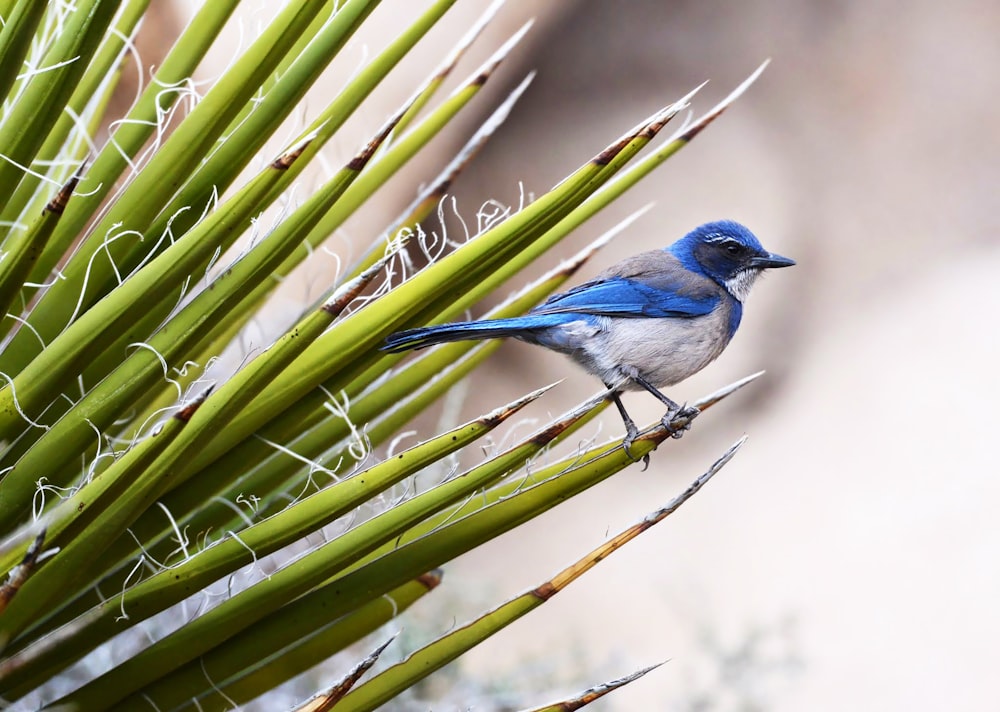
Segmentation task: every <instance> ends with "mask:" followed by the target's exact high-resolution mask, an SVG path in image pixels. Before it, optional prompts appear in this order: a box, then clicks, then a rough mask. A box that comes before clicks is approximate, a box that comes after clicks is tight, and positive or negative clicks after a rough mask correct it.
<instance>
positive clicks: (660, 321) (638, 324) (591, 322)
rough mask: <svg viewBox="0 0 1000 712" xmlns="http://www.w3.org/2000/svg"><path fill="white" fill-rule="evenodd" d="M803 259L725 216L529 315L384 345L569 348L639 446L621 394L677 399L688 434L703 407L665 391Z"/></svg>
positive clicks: (716, 350)
mask: <svg viewBox="0 0 1000 712" xmlns="http://www.w3.org/2000/svg"><path fill="white" fill-rule="evenodd" d="M794 264H795V261H794V260H792V259H789V258H788V257H783V256H781V255H778V254H775V253H773V252H768V251H767V250H766V249H764V247H763V246H762V245H761V243H760V242H759V241H758V239H757V238H756V237H755V236H754V234H753V233H752V232H750V230H749V229H747V228H746V227H744V226H743V225H741V224H740V223H738V222H735V221H732V220H717V221H714V222H709V223H705V224H704V225H700V226H699V227H696V228H695V229H694V230H691V231H690V232H689V233H687V234H686V235H685V236H684V237H682V238H680V239H679V240H677V241H676V242H674V243H673V244H672V245H670V246H668V247H665V248H663V249H658V250H651V251H649V252H643V253H640V254H637V255H634V256H632V257H627V258H626V259H624V260H622V261H621V262H619V263H618V264H616V265H614V266H612V267H609V268H608V269H606V270H605V271H604V272H602V273H600V274H599V275H597V277H595V278H594V279H592V280H590V281H588V282H585V283H583V284H580V285H578V286H576V287H573V288H571V289H569V290H567V291H565V292H561V293H558V294H554V295H552V296H551V297H549V298H548V299H547V300H546V301H544V302H543V303H541V304H539V305H538V306H536V307H534V308H533V309H531V310H530V311H529V312H527V313H526V314H524V315H523V316H516V317H510V318H506V319H484V320H479V321H460V322H452V323H447V324H441V325H438V326H424V327H420V328H416V329H408V330H405V331H399V332H396V333H394V334H391V335H390V336H388V337H387V338H386V340H385V344H384V345H383V346H382V350H383V351H387V352H390V353H397V352H401V351H407V350H410V349H422V348H425V347H428V346H432V345H434V344H440V343H445V342H449V341H465V340H477V339H495V338H503V337H513V338H515V339H519V340H521V341H525V342H527V343H530V344H536V345H538V346H543V347H545V348H548V349H551V350H553V351H557V352H559V353H561V354H565V355H566V356H569V357H570V358H571V359H572V360H573V361H575V362H576V363H577V364H579V365H580V366H582V367H583V368H584V369H585V370H586V371H587V372H589V373H591V374H593V375H595V376H597V377H598V378H600V379H601V381H602V382H603V383H604V385H605V387H606V388H607V389H608V392H609V394H610V398H611V399H612V400H613V401H614V403H615V405H616V407H617V408H618V412H619V413H620V415H621V417H622V422H623V423H624V425H625V432H626V435H625V438H624V441H623V444H624V446H625V451H626V452H629V447H630V446H631V445H632V444H633V443H634V442H635V439H636V437H637V436H638V434H639V430H638V428H637V426H636V424H635V421H634V420H633V419H632V418H631V417H630V416H629V414H628V411H626V410H625V406H624V405H623V404H622V401H621V397H620V396H621V394H622V393H623V392H624V391H632V390H645V391H648V392H649V393H651V394H652V395H654V396H655V397H656V398H658V399H659V400H660V401H661V402H662V403H663V404H664V405H665V406H666V407H667V411H666V413H665V414H664V416H663V418H662V419H661V422H662V424H663V426H664V427H665V428H666V429H667V432H668V433H669V434H670V435H671V436H672V437H675V438H676V437H680V436H681V435H682V434H683V432H684V431H686V430H687V429H688V428H689V427H690V425H691V421H692V419H693V418H694V417H695V416H696V415H698V410H697V409H696V408H692V407H687V406H681V405H678V404H677V403H676V402H674V401H673V400H671V399H670V398H668V397H667V396H666V394H664V393H663V392H662V391H661V390H660V389H661V388H667V387H669V386H673V385H676V384H677V383H680V382H681V381H683V380H684V379H686V378H688V377H690V376H692V375H693V374H695V373H697V372H698V371H700V370H701V369H703V368H704V367H705V366H707V365H708V364H710V363H711V362H712V361H714V360H715V359H716V358H718V356H719V355H720V354H721V353H722V352H723V350H724V349H725V348H726V346H728V345H729V342H730V341H731V340H732V338H733V336H734V335H735V334H736V330H737V329H738V328H739V326H740V320H741V318H742V316H743V303H744V302H745V301H746V299H747V297H748V295H749V293H750V289H751V287H752V286H753V284H754V282H755V281H756V280H757V278H758V277H759V276H760V275H761V273H762V272H764V270H767V269H776V268H781V267H791V266H792V265H794ZM643 459H644V460H645V461H646V462H647V464H648V460H646V458H643Z"/></svg>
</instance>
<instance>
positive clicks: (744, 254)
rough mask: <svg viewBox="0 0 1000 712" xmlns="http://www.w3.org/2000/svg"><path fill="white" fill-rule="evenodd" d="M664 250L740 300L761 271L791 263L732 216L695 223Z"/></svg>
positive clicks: (792, 263)
mask: <svg viewBox="0 0 1000 712" xmlns="http://www.w3.org/2000/svg"><path fill="white" fill-rule="evenodd" d="M667 250H668V251H669V252H670V253H671V254H673V256H674V257H676V258H677V259H678V260H679V261H680V263H681V264H682V265H684V267H686V268H687V269H689V270H691V271H693V272H699V273H701V274H703V275H705V276H706V277H709V278H711V279H713V280H715V281H716V282H717V283H718V284H720V285H722V286H723V287H725V288H726V291H728V292H729V293H730V294H731V295H733V297H734V298H735V299H738V300H739V301H741V302H742V301H744V300H745V299H746V298H747V295H748V294H749V293H750V287H752V286H753V283H754V281H755V280H756V279H757V276H758V275H760V273H761V272H763V271H764V270H766V269H771V268H777V267H791V266H792V265H794V264H795V261H794V260H790V259H788V258H787V257H782V256H781V255H776V254H774V253H773V252H768V251H767V250H765V249H764V248H763V247H762V246H761V244H760V242H758V240H757V238H756V237H754V235H753V233H752V232H750V231H749V230H747V229H746V228H745V227H743V226H742V225H740V224H739V223H737V222H733V221H732V220H719V221H717V222H710V223H705V224H704V225H701V226H700V227H696V228H695V229H694V230H692V231H691V232H689V233H688V234H687V235H685V236H684V237H682V238H681V239H680V240H678V241H677V242H675V243H674V244H673V245H671V246H670V247H668V248H667Z"/></svg>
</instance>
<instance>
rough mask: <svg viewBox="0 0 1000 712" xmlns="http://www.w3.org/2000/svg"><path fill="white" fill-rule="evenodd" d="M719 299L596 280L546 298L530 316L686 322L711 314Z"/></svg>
mask: <svg viewBox="0 0 1000 712" xmlns="http://www.w3.org/2000/svg"><path fill="white" fill-rule="evenodd" d="M718 303H719V295H718V294H716V293H713V292H712V291H707V290H702V289H690V288H684V285H680V284H678V285H675V286H673V287H671V288H666V289H664V288H663V286H660V285H657V286H655V287H654V286H651V285H649V284H646V283H644V282H640V281H637V280H634V279H627V278H624V277H612V278H605V279H596V280H594V281H592V282H586V283H584V284H581V285H579V286H578V287H574V288H573V289H570V290H569V291H566V292H563V293H562V294H556V295H554V296H552V297H550V298H549V299H548V300H547V301H546V302H544V303H542V304H540V305H538V306H537V307H535V308H534V309H532V310H531V313H532V314H539V315H542V314H565V313H567V312H576V313H580V314H592V315H594V316H616V317H674V318H690V317H695V316H702V315H705V314H708V313H709V312H711V311H712V310H713V309H714V308H715V307H716V306H717V305H718Z"/></svg>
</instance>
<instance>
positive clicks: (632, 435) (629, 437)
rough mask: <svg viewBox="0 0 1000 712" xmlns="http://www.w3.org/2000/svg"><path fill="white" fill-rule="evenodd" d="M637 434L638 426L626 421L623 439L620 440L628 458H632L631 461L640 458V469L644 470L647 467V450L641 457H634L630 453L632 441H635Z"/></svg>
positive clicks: (636, 460) (637, 460)
mask: <svg viewBox="0 0 1000 712" xmlns="http://www.w3.org/2000/svg"><path fill="white" fill-rule="evenodd" d="M638 436H639V428H637V427H636V426H635V423H626V424H625V439H624V440H623V441H622V445H623V446H624V447H625V454H626V455H628V457H629V459H630V460H632V462H639V461H640V460H642V471H643V472H645V471H646V468H648V467H649V453H648V452H647V453H646V454H645V455H643V456H642V457H641V458H636V457H635V456H634V455H633V454H632V450H631V447H632V443H634V442H635V439H636V438H637V437H638Z"/></svg>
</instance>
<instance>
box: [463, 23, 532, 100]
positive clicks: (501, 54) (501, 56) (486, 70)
mask: <svg viewBox="0 0 1000 712" xmlns="http://www.w3.org/2000/svg"><path fill="white" fill-rule="evenodd" d="M533 24H535V21H534V20H528V21H527V22H525V23H524V24H523V25H521V27H520V29H518V30H517V32H515V33H514V34H513V35H511V36H510V37H509V38H508V39H507V41H506V42H504V43H503V44H502V45H500V47H499V48H498V49H497V51H496V52H494V53H493V54H492V55H491V56H490V58H489V59H487V60H486V61H485V62H484V63H483V65H482V66H481V67H480V68H479V70H478V71H477V72H476V73H475V75H473V79H472V81H471V82H469V84H473V85H475V84H480V85H482V84H485V83H486V80H487V79H489V78H490V77H491V76H492V75H493V72H495V71H496V69H497V67H499V66H500V64H501V63H503V61H504V60H505V59H507V56H508V55H509V54H510V53H511V51H512V50H513V49H514V47H516V46H517V44H518V43H519V42H520V41H521V40H522V39H523V38H524V36H525V35H526V34H527V33H528V30H530V29H531V26H532V25H533Z"/></svg>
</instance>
